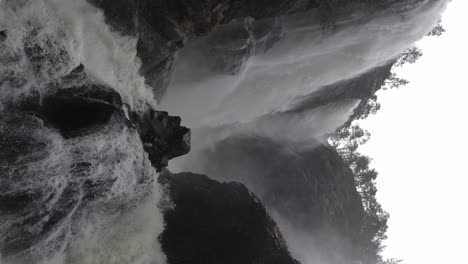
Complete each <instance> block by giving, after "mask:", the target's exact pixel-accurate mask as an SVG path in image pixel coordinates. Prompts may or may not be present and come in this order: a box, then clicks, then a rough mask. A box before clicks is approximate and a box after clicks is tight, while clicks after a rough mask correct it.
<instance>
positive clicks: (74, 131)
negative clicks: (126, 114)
mask: <svg viewBox="0 0 468 264" xmlns="http://www.w3.org/2000/svg"><path fill="white" fill-rule="evenodd" d="M121 107H122V99H121V98H120V95H119V94H118V93H116V92H115V91H114V90H112V89H110V88H107V87H104V86H101V85H87V86H80V87H74V88H67V89H60V90H57V91H56V92H55V93H52V94H49V95H46V96H45V97H44V98H43V99H42V102H41V105H40V107H39V109H38V112H39V114H40V115H41V116H43V117H45V119H47V120H48V121H49V122H50V123H52V124H53V125H54V126H55V127H58V128H59V129H60V130H61V131H62V133H63V134H64V135H65V136H66V137H75V136H80V135H83V134H84V133H90V131H88V130H89V129H90V128H92V127H95V126H99V125H106V124H108V122H109V121H110V119H111V117H112V116H113V115H114V114H118V115H122V113H121V112H122V109H121Z"/></svg>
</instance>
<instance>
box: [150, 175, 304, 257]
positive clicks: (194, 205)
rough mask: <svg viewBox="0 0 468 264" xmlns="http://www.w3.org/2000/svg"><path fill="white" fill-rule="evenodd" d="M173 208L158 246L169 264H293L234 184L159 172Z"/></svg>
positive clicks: (272, 227)
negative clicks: (161, 248) (160, 245)
mask: <svg viewBox="0 0 468 264" xmlns="http://www.w3.org/2000/svg"><path fill="white" fill-rule="evenodd" d="M159 182H160V183H161V184H163V185H165V186H166V188H167V191H168V192H169V196H170V197H171V199H172V201H173V203H174V208H172V209H168V210H167V211H165V213H164V219H165V221H166V229H165V231H164V232H163V233H162V234H161V237H160V240H161V244H162V247H163V250H164V252H165V253H166V255H167V259H168V263H169V264H182V263H184V264H189V263H190V264H219V263H223V264H231V263H232V264H239V263H244V264H249V263H251V264H254V263H255V264H299V262H297V261H296V260H294V259H293V258H292V257H291V255H290V254H289V252H288V248H287V245H286V243H285V241H284V239H283V237H282V234H281V231H280V230H279V228H278V226H277V225H276V223H275V222H274V221H273V220H272V219H271V217H270V216H269V215H268V213H267V211H266V210H265V208H264V207H263V205H262V203H261V202H260V201H259V200H258V199H257V198H256V197H255V195H253V194H252V193H251V192H249V191H248V190H247V188H246V187H245V186H244V185H242V184H240V183H235V182H230V183H220V182H217V181H214V180H211V179H210V178H208V177H207V176H204V175H198V174H193V173H180V174H171V173H169V172H165V173H164V174H162V175H161V176H160V178H159Z"/></svg>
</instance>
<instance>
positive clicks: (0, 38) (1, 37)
mask: <svg viewBox="0 0 468 264" xmlns="http://www.w3.org/2000/svg"><path fill="white" fill-rule="evenodd" d="M7 37H8V36H7V31H6V30H2V31H0V42H3V41H5V40H6V38H7Z"/></svg>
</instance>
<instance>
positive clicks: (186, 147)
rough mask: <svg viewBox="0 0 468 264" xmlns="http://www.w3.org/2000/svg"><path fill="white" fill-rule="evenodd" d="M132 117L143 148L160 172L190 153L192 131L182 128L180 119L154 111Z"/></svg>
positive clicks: (150, 110)
mask: <svg viewBox="0 0 468 264" xmlns="http://www.w3.org/2000/svg"><path fill="white" fill-rule="evenodd" d="M132 117H133V119H134V120H135V121H134V122H135V125H136V128H137V131H138V133H139V135H140V137H141V140H142V141H143V147H144V149H145V151H146V152H147V153H148V155H149V159H150V160H151V162H152V163H153V166H154V167H156V168H157V169H158V170H161V169H162V168H164V167H166V166H167V162H168V161H169V160H170V159H173V158H175V157H179V156H182V155H185V154H187V153H188V152H189V151H190V129H188V128H186V127H182V126H180V121H181V120H180V117H178V116H176V117H173V116H169V115H168V114H167V112H161V111H155V110H152V109H149V110H148V111H147V112H145V113H143V114H141V115H138V114H136V113H134V114H133V115H132Z"/></svg>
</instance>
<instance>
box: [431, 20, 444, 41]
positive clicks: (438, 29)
mask: <svg viewBox="0 0 468 264" xmlns="http://www.w3.org/2000/svg"><path fill="white" fill-rule="evenodd" d="M444 32H445V28H444V27H443V26H442V20H440V19H439V22H438V23H437V25H436V26H435V27H434V28H433V29H432V30H431V31H430V32H429V33H428V34H427V35H428V36H431V37H434V36H435V37H440V36H442V34H444Z"/></svg>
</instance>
